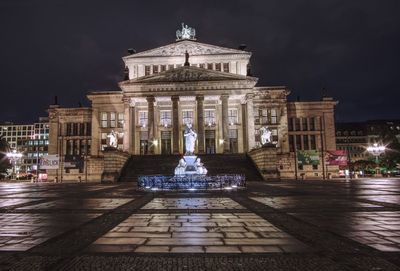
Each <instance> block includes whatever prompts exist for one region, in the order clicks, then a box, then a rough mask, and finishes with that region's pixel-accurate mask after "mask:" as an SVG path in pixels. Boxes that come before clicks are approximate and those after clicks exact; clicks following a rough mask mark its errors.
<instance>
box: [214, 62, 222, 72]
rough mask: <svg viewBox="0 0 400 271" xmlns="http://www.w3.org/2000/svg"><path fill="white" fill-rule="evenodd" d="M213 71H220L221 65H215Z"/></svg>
mask: <svg viewBox="0 0 400 271" xmlns="http://www.w3.org/2000/svg"><path fill="white" fill-rule="evenodd" d="M215 70H216V71H219V72H220V71H221V63H215Z"/></svg>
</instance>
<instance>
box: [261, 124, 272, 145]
mask: <svg viewBox="0 0 400 271" xmlns="http://www.w3.org/2000/svg"><path fill="white" fill-rule="evenodd" d="M260 133H261V145H263V146H264V145H265V144H267V143H272V140H271V135H272V132H271V130H269V129H268V126H265V127H261V128H260Z"/></svg>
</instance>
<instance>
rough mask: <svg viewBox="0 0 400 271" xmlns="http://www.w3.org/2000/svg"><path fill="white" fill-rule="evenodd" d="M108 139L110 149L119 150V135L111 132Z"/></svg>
mask: <svg viewBox="0 0 400 271" xmlns="http://www.w3.org/2000/svg"><path fill="white" fill-rule="evenodd" d="M107 138H108V144H107V145H108V147H112V148H117V147H118V135H117V133H116V132H114V130H112V131H111V133H109V134H108V135H107Z"/></svg>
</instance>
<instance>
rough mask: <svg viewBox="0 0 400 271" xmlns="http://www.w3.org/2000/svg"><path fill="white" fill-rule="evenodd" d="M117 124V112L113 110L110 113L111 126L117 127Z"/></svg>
mask: <svg viewBox="0 0 400 271" xmlns="http://www.w3.org/2000/svg"><path fill="white" fill-rule="evenodd" d="M116 124H117V123H116V114H115V112H111V113H110V127H111V128H115V127H117V125H116Z"/></svg>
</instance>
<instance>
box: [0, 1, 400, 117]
mask: <svg viewBox="0 0 400 271" xmlns="http://www.w3.org/2000/svg"><path fill="white" fill-rule="evenodd" d="M181 22H185V24H188V25H189V26H192V27H194V28H196V32H197V38H198V40H199V41H200V42H204V43H210V44H215V45H221V46H227V47H232V48H237V47H238V45H239V44H241V43H245V44H247V46H248V50H250V51H252V52H253V57H252V72H253V74H254V76H256V77H259V84H258V85H259V86H273V85H286V86H288V87H289V88H290V89H291V91H292V94H291V96H290V99H291V100H296V99H297V97H299V98H300V100H303V101H304V100H316V99H320V97H321V95H322V89H323V88H325V89H326V92H327V93H328V95H330V96H332V97H334V98H335V99H337V100H338V101H339V105H338V107H337V110H336V120H337V121H358V120H367V119H382V118H385V119H396V118H397V119H398V118H400V109H399V107H398V104H399V100H400V88H399V82H400V72H399V71H400V53H399V52H400V1H399V0H382V1H379V0H362V1H357V0H342V1H339V0H323V1H321V0H316V1H296V0H292V1H285V0H274V1H269V0H264V1H234V0H229V1H227V0H213V1H203V0H202V1H200V0H198V1H189V0H186V1H172V0H168V1H166V0H164V1H133V0H131V1H102V0H97V1H87V0H81V1H73V0H65V1H61V0H49V1H35V0H27V1H25V0H0V35H1V36H0V74H1V75H0V91H1V108H0V121H1V122H3V121H13V122H15V123H20V122H32V121H35V120H37V119H38V117H39V116H46V115H47V113H46V109H47V107H48V105H49V104H51V103H52V102H53V99H54V98H53V97H54V96H55V95H57V96H58V98H59V103H60V104H61V105H62V106H74V107H75V106H78V103H79V102H82V103H83V104H84V105H88V101H87V99H86V96H85V95H86V93H87V92H89V91H93V90H110V89H111V90H115V89H117V82H118V81H121V80H122V76H123V61H122V59H121V57H122V56H124V55H126V54H127V49H128V48H135V49H136V50H137V51H138V52H139V51H143V50H146V49H152V48H155V47H158V46H162V45H166V44H169V43H172V42H174V41H175V31H176V30H177V29H180V27H181Z"/></svg>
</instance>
